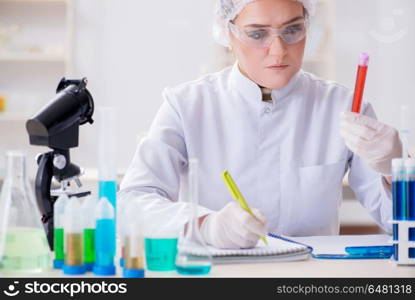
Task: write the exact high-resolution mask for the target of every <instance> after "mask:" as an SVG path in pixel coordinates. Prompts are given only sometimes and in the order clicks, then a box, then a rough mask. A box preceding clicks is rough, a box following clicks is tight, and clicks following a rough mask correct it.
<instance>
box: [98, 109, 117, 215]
mask: <svg viewBox="0 0 415 300" xmlns="http://www.w3.org/2000/svg"><path fill="white" fill-rule="evenodd" d="M97 123H98V127H99V136H98V179H99V197H98V198H99V199H101V198H102V197H105V198H107V199H108V200H109V201H110V202H111V204H112V206H113V207H114V210H115V209H116V194H117V165H116V158H117V153H116V151H117V110H116V109H115V108H112V107H100V108H99V109H98V118H97Z"/></svg>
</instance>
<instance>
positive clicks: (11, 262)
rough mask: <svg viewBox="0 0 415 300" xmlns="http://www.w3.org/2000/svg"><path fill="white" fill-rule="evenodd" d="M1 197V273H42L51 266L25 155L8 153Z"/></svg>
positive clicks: (49, 253)
mask: <svg viewBox="0 0 415 300" xmlns="http://www.w3.org/2000/svg"><path fill="white" fill-rule="evenodd" d="M6 161H7V162H6V177H5V179H4V182H3V187H2V190H1V196H0V273H39V272H42V271H45V270H48V269H49V268H50V266H51V252H50V249H49V245H48V242H47V239H46V234H45V231H44V229H43V226H42V223H41V215H40V211H39V209H38V207H37V205H36V202H35V196H34V194H33V191H32V189H31V187H30V184H29V179H28V177H27V174H26V156H25V155H24V154H23V153H19V152H9V153H7V159H6Z"/></svg>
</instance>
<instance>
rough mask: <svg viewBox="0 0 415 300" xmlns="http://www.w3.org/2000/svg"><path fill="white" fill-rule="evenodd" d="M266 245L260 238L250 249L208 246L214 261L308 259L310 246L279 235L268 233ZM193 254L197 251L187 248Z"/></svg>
mask: <svg viewBox="0 0 415 300" xmlns="http://www.w3.org/2000/svg"><path fill="white" fill-rule="evenodd" d="M268 237H269V238H268V246H267V245H265V244H264V243H263V242H262V241H261V240H259V241H258V244H257V245H256V247H254V248H250V249H218V248H215V247H212V246H208V249H209V252H210V254H211V255H212V257H213V262H214V263H238V262H243V263H247V262H255V263H257V262H267V261H292V260H305V259H308V258H309V256H310V253H311V252H312V248H311V247H310V246H307V245H305V244H300V243H297V242H295V241H293V240H290V239H287V238H285V237H281V236H275V235H269V236H268ZM188 251H189V252H190V253H191V254H193V255H196V256H197V255H201V253H198V252H197V251H192V250H188Z"/></svg>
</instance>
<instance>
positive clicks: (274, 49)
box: [269, 36, 287, 58]
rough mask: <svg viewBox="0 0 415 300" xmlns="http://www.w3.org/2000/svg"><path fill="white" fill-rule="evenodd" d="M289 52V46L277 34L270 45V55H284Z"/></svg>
mask: <svg viewBox="0 0 415 300" xmlns="http://www.w3.org/2000/svg"><path fill="white" fill-rule="evenodd" d="M286 54H287V47H286V45H285V42H284V41H283V40H282V39H281V37H279V36H276V37H275V38H274V40H273V41H272V43H271V45H270V46H269V55H272V56H278V57H281V58H282V57H284V56H285V55H286Z"/></svg>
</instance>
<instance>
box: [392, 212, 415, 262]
mask: <svg viewBox="0 0 415 300" xmlns="http://www.w3.org/2000/svg"><path fill="white" fill-rule="evenodd" d="M389 223H391V224H398V240H397V241H391V243H392V244H393V245H396V244H397V245H398V253H397V254H398V259H397V260H396V263H397V264H398V265H402V266H409V265H413V266H415V257H414V258H411V257H409V248H415V241H410V239H409V229H410V228H415V221H409V220H402V221H401V220H399V221H398V220H391V221H389ZM413 230H415V229H413Z"/></svg>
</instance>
